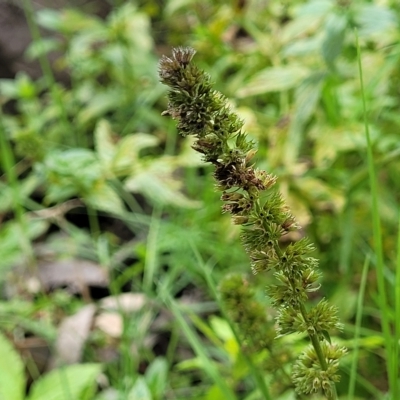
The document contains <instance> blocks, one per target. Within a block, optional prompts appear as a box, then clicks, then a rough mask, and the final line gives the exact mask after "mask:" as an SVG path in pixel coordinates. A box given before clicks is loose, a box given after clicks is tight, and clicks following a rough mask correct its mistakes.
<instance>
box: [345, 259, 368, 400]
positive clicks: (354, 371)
mask: <svg viewBox="0 0 400 400" xmlns="http://www.w3.org/2000/svg"><path fill="white" fill-rule="evenodd" d="M368 268H369V257H367V258H366V259H365V262H364V266H363V270H362V275H361V282H360V289H359V291H358V299H357V313H356V325H355V331H354V337H353V342H354V348H353V352H352V357H353V360H352V363H351V368H350V382H349V391H348V399H349V400H353V399H354V390H355V387H356V376H357V361H358V354H359V340H358V339H359V338H360V328H361V321H362V315H363V302H364V293H365V287H366V284H367V275H368Z"/></svg>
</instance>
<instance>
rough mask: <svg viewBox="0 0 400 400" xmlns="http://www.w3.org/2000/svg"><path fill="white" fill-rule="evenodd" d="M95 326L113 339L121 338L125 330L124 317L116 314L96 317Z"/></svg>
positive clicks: (107, 313) (109, 313) (110, 313)
mask: <svg viewBox="0 0 400 400" xmlns="http://www.w3.org/2000/svg"><path fill="white" fill-rule="evenodd" d="M94 325H95V326H96V328H99V329H100V330H102V331H103V332H104V333H106V334H107V335H108V336H111V337H113V338H119V337H121V335H122V331H123V329H124V321H123V319H122V316H121V314H117V313H116V312H103V313H101V314H100V315H98V316H97V317H96V320H95V323H94Z"/></svg>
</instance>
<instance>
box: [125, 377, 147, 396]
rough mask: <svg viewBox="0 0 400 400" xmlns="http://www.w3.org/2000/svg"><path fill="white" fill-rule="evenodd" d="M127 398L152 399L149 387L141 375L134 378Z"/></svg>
mask: <svg viewBox="0 0 400 400" xmlns="http://www.w3.org/2000/svg"><path fill="white" fill-rule="evenodd" d="M128 400H153V398H152V396H151V392H150V389H149V388H148V386H147V383H146V381H145V379H144V378H143V377H141V376H140V377H139V378H137V379H136V382H135V384H134V386H133V388H132V389H131V391H130V392H129V394H128Z"/></svg>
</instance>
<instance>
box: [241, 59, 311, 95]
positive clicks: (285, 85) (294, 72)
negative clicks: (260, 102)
mask: <svg viewBox="0 0 400 400" xmlns="http://www.w3.org/2000/svg"><path fill="white" fill-rule="evenodd" d="M307 74H308V69H307V68H306V67H303V66H301V65H287V66H282V67H271V68H266V69H264V70H262V71H260V72H259V73H258V74H256V75H255V76H254V77H253V78H252V79H251V80H250V81H249V82H248V83H247V84H245V85H244V86H243V87H242V88H241V89H240V90H238V92H237V96H238V97H248V96H254V95H258V94H263V93H268V92H279V91H282V90H288V89H292V88H294V87H296V86H298V85H299V83H300V82H301V81H302V80H303V79H304V78H305V77H306V76H307Z"/></svg>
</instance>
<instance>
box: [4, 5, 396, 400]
mask: <svg viewBox="0 0 400 400" xmlns="http://www.w3.org/2000/svg"><path fill="white" fill-rule="evenodd" d="M23 8H24V11H25V13H26V16H27V20H28V22H29V25H30V28H31V31H32V35H33V40H32V44H31V45H30V47H29V48H28V49H27V52H26V54H27V57H30V58H31V59H38V60H39V61H40V63H41V66H42V70H43V76H42V78H40V79H38V80H37V81H33V80H32V79H31V78H30V77H29V76H27V75H26V74H23V73H19V74H18V75H17V76H16V77H15V79H12V80H1V81H0V102H1V104H2V105H3V106H6V107H4V108H3V111H2V114H1V115H0V117H1V123H0V138H1V139H0V140H1V141H0V145H1V153H0V160H1V162H0V168H1V179H0V218H1V225H0V284H1V285H2V292H3V294H2V299H1V302H0V319H1V321H4V323H3V322H2V324H1V329H2V331H4V333H5V334H6V335H7V336H8V337H9V338H11V337H15V335H16V332H19V333H18V334H22V335H27V334H34V335H37V336H39V337H42V338H45V339H46V340H47V341H48V342H49V343H50V344H51V343H54V341H55V338H56V335H57V332H56V328H57V326H58V324H59V323H60V315H62V316H66V315H70V314H73V313H74V312H76V311H77V310H79V309H80V307H82V306H83V303H84V301H83V300H81V299H76V298H74V297H72V295H70V294H68V293H64V294H60V293H59V291H55V292H50V293H48V292H46V293H44V292H43V293H42V292H41V291H39V292H35V293H33V294H32V293H31V292H30V291H29V290H28V289H27V288H26V287H24V285H20V283H21V282H20V283H19V286H18V287H19V288H20V289H19V291H17V293H16V292H15V291H14V292H13V293H12V294H10V293H9V292H10V291H7V287H8V286H10V282H14V281H16V280H17V281H18V271H19V268H21V267H22V268H24V269H28V270H29V271H31V273H32V274H33V275H34V274H35V269H36V268H37V266H38V264H39V263H40V261H41V257H42V253H40V249H39V248H40V246H39V245H40V244H41V245H44V246H45V248H46V249H47V250H48V251H51V254H52V256H53V257H55V258H57V259H64V258H79V259H88V260H92V261H94V262H96V263H98V264H100V265H101V266H102V268H104V269H105V270H107V272H108V273H109V274H110V287H109V291H110V293H111V294H113V295H117V294H119V293H121V292H122V291H126V290H129V291H133V292H135V293H136V292H137V293H142V294H144V295H145V296H146V298H148V299H149V302H148V305H147V306H146V309H145V310H144V311H142V312H141V313H137V314H135V315H134V316H132V315H130V316H129V317H128V316H125V318H124V333H123V335H122V337H121V338H120V340H119V341H118V344H117V345H116V348H117V350H118V352H119V355H120V357H119V359H118V360H117V361H114V362H111V363H107V362H106V361H103V360H101V359H100V360H99V359H96V357H95V356H94V354H95V350H96V349H97V348H99V347H100V348H101V347H102V346H103V347H106V343H107V339H105V338H103V337H100V336H101V335H99V333H98V332H96V330H93V332H92V335H91V337H90V338H89V340H88V341H87V343H86V348H85V351H84V355H83V360H82V362H86V363H88V371H89V375H88V376H90V377H91V376H92V375H91V374H93V373H94V371H95V370H96V371H97V370H98V367H97V366H94V365H93V364H89V363H93V362H100V363H102V364H103V365H102V367H103V371H104V374H105V376H107V379H108V381H107V382H108V384H107V385H106V388H103V389H101V390H99V391H98V393H96V394H94V392H93V391H92V392H91V391H89V392H88V391H83V392H82V394H76V396H79V395H81V396H82V397H79V398H96V399H105V398H108V397H106V394H104V393H105V392H106V391H108V392H109V393H111V392H112V393H114V395H115V396H117V397H115V398H143V399H164V398H165V399H186V398H193V399H207V400H212V399H219V398H222V396H224V397H228V398H231V399H249V400H250V399H257V398H265V395H264V397H262V395H261V394H260V393H263V392H262V387H263V385H264V383H262V382H264V380H265V382H266V385H267V386H268V388H269V389H268V390H269V391H270V392H271V393H272V398H275V399H292V398H295V394H294V391H293V388H292V386H291V383H290V379H287V377H288V374H290V368H291V363H290V360H291V359H292V358H293V356H294V355H297V354H298V353H299V352H300V351H301V350H302V348H304V345H305V343H306V341H305V340H304V338H303V337H300V336H298V337H296V336H294V337H293V336H289V337H286V338H284V339H281V340H279V341H277V340H275V341H274V340H272V338H271V328H272V327H273V317H274V315H273V312H272V311H271V309H270V307H269V304H268V299H267V298H266V296H265V293H264V288H265V285H266V283H267V282H266V281H265V279H268V278H266V277H265V276H258V275H257V276H251V274H249V272H250V270H249V262H248V260H247V259H246V256H245V254H244V252H243V250H242V248H241V245H240V243H239V230H238V229H237V227H235V226H232V225H231V223H230V221H229V218H228V217H227V216H225V215H221V212H220V204H219V199H218V195H217V194H216V193H214V190H213V181H212V177H211V176H210V170H209V169H208V167H205V166H204V165H203V164H202V162H201V160H200V159H199V158H198V156H197V155H196V154H195V152H194V151H193V150H192V149H191V148H190V144H191V142H190V139H189V138H184V139H183V138H179V137H177V134H176V131H175V126H174V123H173V122H171V121H170V120H169V119H167V118H164V117H162V116H161V112H162V111H163V110H164V109H165V108H166V98H165V91H166V89H165V88H164V87H163V86H162V85H161V84H159V83H158V74H157V65H158V59H159V57H160V55H162V54H167V55H168V54H170V52H171V48H172V47H176V46H181V45H182V46H186V45H190V46H192V47H193V48H195V49H196V51H197V55H196V63H198V64H199V65H200V66H201V67H202V68H203V69H204V70H206V71H207V72H208V73H209V74H210V76H211V77H212V80H213V81H214V82H215V87H216V89H218V90H219V91H221V92H222V93H223V94H224V95H226V96H227V97H228V98H229V99H230V101H231V105H232V108H233V109H234V110H235V111H236V112H237V113H238V114H239V116H240V117H241V118H242V119H243V120H244V121H245V129H246V130H247V132H248V134H249V136H250V138H252V139H254V140H255V141H257V142H258V144H259V151H258V153H257V156H256V162H257V164H258V166H259V167H260V168H263V169H265V170H267V171H268V172H272V173H274V174H275V175H277V176H278V178H279V180H278V183H279V185H280V189H281V191H282V192H283V194H284V196H285V198H286V200H287V202H288V204H289V205H290V207H291V210H292V213H293V214H294V215H295V216H296V218H297V219H298V220H299V222H300V224H301V225H302V226H303V228H304V232H306V233H307V235H309V236H310V237H311V239H312V241H314V243H315V244H316V246H317V248H318V251H317V254H316V257H317V258H319V259H320V260H321V269H322V271H323V274H324V279H323V289H322V290H323V296H326V297H329V299H330V301H331V302H332V303H334V304H335V305H337V306H338V307H339V310H340V318H341V320H342V322H343V323H344V325H345V330H344V332H343V333H340V334H339V333H337V334H338V336H339V338H338V340H340V341H341V342H342V343H343V344H344V345H346V346H347V347H348V348H349V349H350V354H349V356H347V358H345V359H344V361H343V363H342V371H341V372H342V381H341V383H340V384H339V386H338V392H339V397H340V396H341V397H342V398H360V399H367V398H368V399H381V398H392V399H396V398H397V397H395V396H396V393H397V395H398V394H399V392H398V390H399V389H398V387H396V384H395V386H393V385H392V386H391V387H390V390H391V391H392V392H391V393H389V394H388V392H389V384H388V374H389V375H391V376H394V377H395V378H394V379H393V380H392V382H398V375H399V373H398V362H397V363H396V362H395V361H393V363H391V362H389V358H388V355H387V353H385V350H384V347H385V346H384V336H383V334H382V333H381V318H382V312H383V311H382V310H383V308H382V304H381V303H380V300H379V299H380V297H379V290H378V287H377V279H376V271H375V269H376V266H377V264H379V257H378V256H377V253H376V245H374V242H373V235H374V233H375V234H377V232H376V229H375V228H374V226H373V220H372V217H371V215H372V210H371V202H372V201H371V199H372V197H374V196H375V199H376V201H377V203H378V204H379V217H380V220H381V227H382V232H381V233H380V239H381V243H382V246H383V247H382V248H383V254H384V270H383V271H384V278H385V285H386V292H387V299H386V301H387V304H386V308H385V310H386V311H384V312H385V313H387V316H388V320H389V323H390V327H391V333H392V334H393V335H396V333H399V334H400V326H399V323H398V322H397V321H399V320H400V297H399V292H400V288H399V278H398V277H399V276H400V272H399V266H398V264H399V263H398V262H397V261H396V257H397V254H398V251H397V236H398V233H397V232H398V204H399V195H398V194H399V193H400V180H399V178H398V171H399V167H400V165H399V153H400V151H399V126H400V117H399V113H398V110H399V105H400V92H399V70H400V69H399V62H400V48H399V42H400V7H399V5H398V4H397V1H394V0H393V1H389V0H387V1H358V2H350V1H339V0H338V1H328V0H314V1H291V2H282V1H275V0H273V1H269V2H265V1H262V0H248V1H228V2H226V1H218V0H217V1H208V0H204V1H201V2H199V1H193V0H192V1H191V0H183V1H182V0H170V1H166V2H161V1H155V0H151V1H127V2H121V4H118V5H115V6H114V7H113V8H112V11H111V12H110V14H109V15H108V16H107V17H106V18H105V19H101V18H99V17H97V16H95V14H93V13H89V12H82V11H80V10H79V9H78V8H74V7H72V6H71V7H68V8H65V9H61V10H51V9H42V10H40V11H39V12H35V13H34V12H33V11H32V4H31V3H30V2H29V1H24V2H23ZM38 27H40V28H44V29H46V30H48V31H49V32H51V33H52V34H51V35H49V36H45V37H44V38H41V37H40V36H39V30H38ZM356 32H357V35H358V38H359V43H360V49H361V63H362V68H363V75H364V85H365V94H364V96H365V100H366V104H367V110H368V115H367V118H368V127H369V130H370V135H371V146H370V149H372V151H373V157H374V162H375V167H376V173H377V179H378V190H377V191H376V192H375V193H372V194H371V189H370V185H369V180H368V179H369V173H368V163H367V150H368V146H367V141H366V139H365V128H364V116H363V102H362V93H361V89H360V80H359V71H358V64H357V60H358V58H357V47H356ZM50 51H57V54H58V56H57V60H56V62H55V63H54V64H53V65H52V67H50V65H49V62H48V61H47V60H48V59H47V57H48V53H49V52H50ZM58 71H66V72H68V76H69V78H68V81H67V82H62V81H57V80H56V79H55V78H54V73H57V72H58ZM10 105H12V107H11V111H10ZM69 201H77V203H70V202H69ZM71 204H72V205H71ZM78 204H79V207H78V208H77V205H78ZM69 205H71V208H69ZM52 207H54V208H52ZM62 207H66V208H62ZM105 221H106V222H107V221H118V224H119V226H123V227H124V229H125V232H128V233H125V234H124V235H122V234H121V233H120V230H115V229H111V228H110V226H111V223H106V222H105ZM289 239H290V240H298V239H300V236H298V237H290V238H289ZM366 265H367V267H365V268H364V271H366V272H365V279H366V280H365V283H366V286H365V295H364V292H363V291H362V290H360V285H361V284H362V274H363V266H366ZM368 265H369V270H368V271H367V268H368ZM233 273H234V274H238V273H239V274H242V275H246V277H243V278H238V275H233V277H234V279H235V280H234V281H233V282H231V283H229V282H228V283H227V281H226V279H227V276H228V277H229V274H233ZM242 275H241V276H242ZM243 279H244V281H245V282H247V283H246V285H248V286H249V287H250V288H251V291H252V293H251V296H250V294H248V293H247V294H246V293H244V294H243V298H242V299H243V300H242V301H243V302H244V303H245V302H246V301H249V302H257V305H254V307H253V308H251V309H252V310H254V309H256V310H258V309H260V310H264V314H263V315H262V316H261V317H260V316H258V317H260V318H259V319H258V317H257V316H254V321H255V322H256V323H257V324H256V325H254V323H255V322H254V321H253V322H254V323H253V324H252V323H250V322H249V321H247V322H246V321H245V322H246V324H247V325H244V326H245V329H244V330H243V332H240V329H241V328H240V323H239V324H238V326H236V323H237V322H240V321H237V319H238V318H237V316H232V309H233V308H232V307H237V305H236V306H235V305H233V306H232V305H230V304H229V301H226V298H225V300H224V298H221V297H220V296H219V291H220V289H218V287H219V285H220V284H221V283H222V282H225V283H224V286H225V287H228V288H232V290H235V285H237V282H241V281H242V280H243ZM244 281H243V282H244ZM127 288H128V289H127ZM361 288H362V285H361ZM236 290H238V293H240V290H239V289H236ZM188 294H190V296H192V299H191V301H190V302H188V303H187V304H186V303H185V299H187V296H188ZM63 296H64V297H63ZM362 296H364V299H363V297H362ZM246 299H248V300H246ZM228 300H229V299H228ZM319 300H320V298H316V299H315V302H318V301H319ZM360 300H361V301H360ZM235 304H236V303H235ZM245 309H246V307H244V310H245ZM163 312H167V313H169V315H172V317H170V318H169V319H168V323H166V324H165V325H163V327H162V335H164V336H165V337H167V338H168V339H167V346H166V351H165V352H164V353H163V354H161V353H160V352H159V351H156V350H155V349H154V348H151V347H149V346H148V345H146V340H145V337H146V336H147V335H146V332H137V330H136V329H135V326H136V325H135V324H140V323H143V320H146V321H148V320H149V321H150V322H147V325H145V326H146V327H147V329H148V330H149V331H150V330H151V329H152V328H151V327H152V324H151V321H154V320H155V319H156V316H157V315H159V313H163ZM357 313H358V314H357ZM247 315H248V314H247ZM357 315H358V318H357ZM385 315H386V314H385ZM61 319H62V318H61ZM260 321H261V322H260ZM264 323H265V324H266V325H265V328H263V324H264ZM235 326H236V328H235ZM255 326H256V328H255ZM255 329H256V331H257V333H258V334H259V333H260V332H259V331H260V330H263V329H265V339H264V340H265V341H266V345H265V349H264V350H260V349H259V348H258V347H257V346H258V344H257V343H254V336H256V335H255V334H254V335H253V334H251V336H253V338H252V339H251V338H247V339H246V337H245V336H246V332H252V330H253V332H254V330H255ZM396 329H397V330H396ZM21 332H22V333H21ZM147 333H148V332H147ZM247 334H248V333H247ZM256 337H257V336H256ZM271 340H272V342H271ZM132 342H135V343H136V346H137V349H138V350H137V353H136V354H135V356H132V354H131V352H130V344H131V343H132ZM270 342H271V343H270ZM1 343H2V342H1ZM1 343H0V344H1ZM272 343H273V347H274V348H275V350H274V353H271V351H270V350H268V348H269V346H270V344H271V346H272ZM0 347H1V346H0ZM0 351H1V349H0ZM7 351H8V350H7ZM396 351H398V345H397V350H396ZM9 352H10V351H8V353H9ZM5 353H6V350H4V354H5ZM8 353H7V354H8ZM271 354H274V356H273V357H271V356H270V355H271ZM354 354H357V359H356V363H355V364H354V363H353V356H354ZM14 356H15V355H13V356H10V357H11V358H13V359H14V358H15V357H14ZM11 358H10V359H11ZM246 358H249V359H251V360H252V365H253V366H255V369H257V370H261V371H263V372H261V378H260V379H261V383H260V380H257V379H254V377H255V376H256V374H255V373H254V370H253V371H251V369H249V367H248V365H249V364H246V362H245V359H246ZM1 359H2V360H3V358H1ZM392 359H394V358H392ZM2 362H3V361H0V371H1V370H2V368H3V369H4V368H6V367H7V364H4V365H3V364H2ZM15 363H18V361H15ZM2 365H3V366H2ZM16 368H17V369H18V368H20V367H19V366H18V365H17V366H16ZM96 368H97V369H96ZM149 371H150V372H149ZM152 371H153V372H152ZM154 371H155V372H154ZM276 371H278V372H276ZM36 378H38V377H36ZM18 379H20V378H18ZM38 379H44V378H38ZM90 379H92V378H90ZM90 379H89V378H88V384H89V383H92V381H91V382H90ZM157 379H161V380H162V382H161V383H160V382H158V383H157V384H155V383H154V382H155V380H157ZM19 385H21V383H19ZM397 385H398V384H397ZM89 386H90V385H89ZM159 388H162V389H161V391H160V389H159ZM77 390H78V389H77ZM79 390H82V388H81V387H80V389H79ZM91 390H92V389H91ZM221 392H222V393H223V394H221ZM88 393H89V394H88ZM90 393H92V394H90ZM30 396H31V397H33V398H35V397H34V395H33V394H31V395H30ZM84 396H86V397H84ZM88 396H89V397H88ZM90 396H91V397H90ZM118 396H120V397H118ZM129 396H130V397H129ZM140 396H141V397H140ZM385 396H386V397H385ZM31 397H29V398H31ZM17 398H18V399H19V398H20V397H15V399H17ZM49 398H50V397H49ZM63 398H64V397H63ZM66 398H68V397H66ZM74 398H78V397H74ZM316 398H318V397H316ZM7 400H12V399H11V398H8V399H7Z"/></svg>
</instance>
